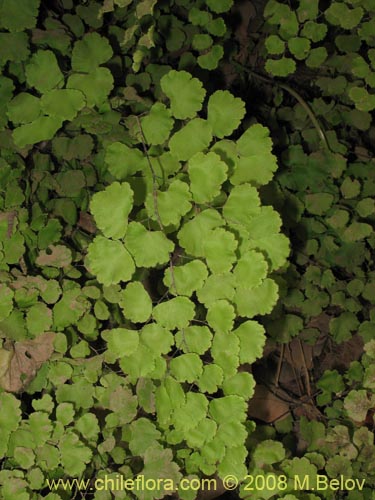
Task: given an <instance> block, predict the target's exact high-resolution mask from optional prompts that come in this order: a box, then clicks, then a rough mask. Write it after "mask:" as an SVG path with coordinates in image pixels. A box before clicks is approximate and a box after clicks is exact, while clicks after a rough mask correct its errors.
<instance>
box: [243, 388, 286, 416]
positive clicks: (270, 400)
mask: <svg viewBox="0 0 375 500" xmlns="http://www.w3.org/2000/svg"><path fill="white" fill-rule="evenodd" d="M289 413H290V410H289V404H288V403H287V402H286V401H284V400H283V399H281V398H278V397H277V396H276V395H275V394H274V393H273V392H271V391H270V390H269V389H268V388H267V387H266V386H265V385H261V384H257V385H256V386H255V392H254V396H253V397H252V398H251V400H250V402H249V407H248V415H249V416H250V417H252V418H256V419H258V420H263V422H266V423H267V424H270V423H273V422H276V420H279V419H281V418H286V417H287V416H288V415H289Z"/></svg>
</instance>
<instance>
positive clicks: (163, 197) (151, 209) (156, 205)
mask: <svg viewBox="0 0 375 500" xmlns="http://www.w3.org/2000/svg"><path fill="white" fill-rule="evenodd" d="M190 200H191V194H190V191H189V186H188V184H186V182H182V181H180V180H178V179H176V180H174V181H172V182H171V183H170V185H169V187H168V190H167V191H163V192H161V191H157V192H156V195H154V193H149V194H148V196H147V198H146V203H145V205H146V209H147V212H148V214H149V216H150V217H151V218H152V219H154V220H158V219H159V217H160V222H161V224H162V225H163V226H168V225H169V224H179V222H180V219H181V217H182V216H183V215H185V214H186V213H187V212H188V211H189V210H190V208H191V203H190Z"/></svg>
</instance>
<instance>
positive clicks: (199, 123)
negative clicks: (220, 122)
mask: <svg viewBox="0 0 375 500" xmlns="http://www.w3.org/2000/svg"><path fill="white" fill-rule="evenodd" d="M211 140H212V130H211V125H210V124H209V123H208V122H207V121H206V120H203V119H202V118H194V119H193V120H191V121H190V122H189V123H188V124H187V125H185V126H184V127H182V128H181V130H179V131H178V132H176V133H175V134H173V135H172V137H171V138H170V140H169V149H170V151H171V153H172V155H173V156H174V157H176V158H177V159H178V160H181V161H185V160H189V159H190V158H191V157H192V156H194V155H195V154H196V153H199V152H200V151H204V150H205V149H206V148H208V146H209V145H210V142H211Z"/></svg>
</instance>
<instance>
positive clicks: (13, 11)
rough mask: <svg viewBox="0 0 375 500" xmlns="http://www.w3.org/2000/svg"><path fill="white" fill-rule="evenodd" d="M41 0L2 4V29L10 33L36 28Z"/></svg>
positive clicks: (0, 16) (10, 1)
mask: <svg viewBox="0 0 375 500" xmlns="http://www.w3.org/2000/svg"><path fill="white" fill-rule="evenodd" d="M39 4H40V0H20V1H19V2H17V5H16V4H15V3H14V2H13V1H12V0H2V1H1V2H0V27H1V28H2V29H6V30H8V31H11V32H14V31H24V30H26V29H32V28H35V26H36V18H37V16H38V10H39Z"/></svg>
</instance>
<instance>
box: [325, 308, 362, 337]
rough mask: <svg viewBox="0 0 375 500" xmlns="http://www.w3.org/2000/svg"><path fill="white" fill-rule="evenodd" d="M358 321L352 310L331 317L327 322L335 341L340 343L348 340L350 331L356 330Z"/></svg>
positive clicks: (350, 334)
mask: <svg viewBox="0 0 375 500" xmlns="http://www.w3.org/2000/svg"><path fill="white" fill-rule="evenodd" d="M358 325H359V322H358V319H357V316H356V315H355V314H354V313H352V312H349V311H347V312H343V313H341V314H340V316H338V317H337V318H333V319H331V321H330V322H329V331H330V333H331V335H332V336H333V338H334V340H335V342H337V343H338V344H340V343H341V342H344V341H345V340H349V339H350V338H351V336H352V332H353V331H354V330H356V328H357V327H358Z"/></svg>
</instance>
